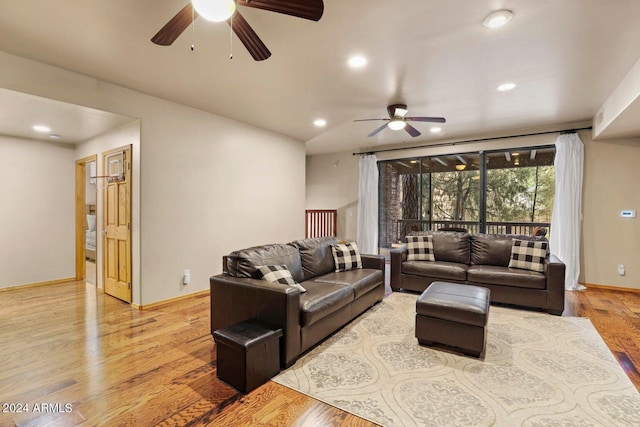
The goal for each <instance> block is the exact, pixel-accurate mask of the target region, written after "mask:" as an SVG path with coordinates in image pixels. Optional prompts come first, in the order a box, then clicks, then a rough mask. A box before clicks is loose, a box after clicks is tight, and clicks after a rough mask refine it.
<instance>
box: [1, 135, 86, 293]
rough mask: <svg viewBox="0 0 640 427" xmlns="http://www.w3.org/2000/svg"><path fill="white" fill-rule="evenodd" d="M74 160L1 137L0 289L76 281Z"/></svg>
mask: <svg viewBox="0 0 640 427" xmlns="http://www.w3.org/2000/svg"><path fill="white" fill-rule="evenodd" d="M74 156H75V151H74V147H73V146H69V145H63V144H53V143H50V142H41V141H36V140H31V139H21V138H13V137H8V136H1V135H0V224H2V226H0V260H2V261H0V288H5V287H11V286H17V285H23V284H33V283H39V282H45V281H52V280H60V279H69V278H73V277H75V274H76V270H75V252H74V251H75V234H74V233H75V205H74V197H75V170H74V166H73V165H74Z"/></svg>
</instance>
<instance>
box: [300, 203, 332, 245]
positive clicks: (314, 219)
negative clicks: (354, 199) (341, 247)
mask: <svg viewBox="0 0 640 427" xmlns="http://www.w3.org/2000/svg"><path fill="white" fill-rule="evenodd" d="M305 217H306V220H305V229H304V230H305V231H304V235H305V238H307V239H309V238H312V237H326V236H333V237H337V234H338V225H337V224H338V211H337V210H335V209H307V210H306V211H305Z"/></svg>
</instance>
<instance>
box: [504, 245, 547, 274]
mask: <svg viewBox="0 0 640 427" xmlns="http://www.w3.org/2000/svg"><path fill="white" fill-rule="evenodd" d="M548 249H549V243H548V242H544V241H530V240H517V239H514V240H513V245H512V246H511V260H510V261H509V267H511V268H521V269H523V270H531V271H538V272H540V273H542V272H543V271H544V259H545V258H546V257H547V251H548Z"/></svg>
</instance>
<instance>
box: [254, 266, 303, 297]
mask: <svg viewBox="0 0 640 427" xmlns="http://www.w3.org/2000/svg"><path fill="white" fill-rule="evenodd" d="M258 275H259V276H260V278H261V279H262V280H266V281H267V282H269V283H280V284H281V285H288V286H293V287H294V288H298V290H299V291H300V292H307V290H306V289H305V288H303V287H302V285H301V284H300V283H298V282H296V281H295V280H293V277H292V276H291V272H290V271H289V269H288V268H287V266H286V265H263V266H260V267H258Z"/></svg>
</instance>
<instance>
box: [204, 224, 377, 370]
mask: <svg viewBox="0 0 640 427" xmlns="http://www.w3.org/2000/svg"><path fill="white" fill-rule="evenodd" d="M337 243H338V242H337V240H336V239H335V238H333V237H324V238H317V239H304V240H296V241H294V242H291V243H287V244H270V245H263V246H257V247H252V248H247V249H243V250H239V251H235V252H232V253H231V254H229V255H227V256H225V257H224V258H223V273H222V274H219V275H217V276H213V277H211V279H210V286H211V332H212V333H213V332H214V331H216V330H217V329H220V328H224V327H227V326H229V325H232V324H235V323H238V322H241V321H245V320H248V319H257V320H259V321H260V322H263V323H266V324H268V325H273V326H275V327H278V328H282V332H283V337H282V340H281V342H280V364H281V365H282V366H283V367H288V366H290V365H292V364H293V363H294V362H295V360H296V359H297V358H298V357H299V356H300V355H301V354H302V353H303V352H305V351H306V350H308V349H309V348H311V347H312V346H314V345H315V344H317V343H319V342H320V341H322V340H323V339H324V338H326V337H327V336H329V335H330V334H331V333H333V332H335V331H336V330H338V329H339V328H341V327H342V326H344V325H345V324H347V323H349V322H350V321H351V320H353V319H354V318H355V317H357V316H358V315H360V314H361V313H363V312H364V311H366V310H367V309H368V308H369V307H371V306H373V305H374V304H376V303H378V302H379V301H381V300H382V298H383V297H384V277H385V261H384V257H382V256H378V255H364V254H361V259H362V268H357V269H352V270H348V271H340V272H335V264H334V258H333V254H332V251H331V245H335V244H337ZM263 265H286V266H287V268H288V270H289V271H290V272H291V275H292V276H293V278H294V279H295V281H296V282H298V283H300V285H302V286H303V288H304V289H306V292H304V293H302V292H301V291H300V290H299V289H297V288H296V287H294V286H289V285H283V284H279V283H270V282H267V281H264V280H261V279H259V278H258V272H257V269H258V267H259V266H263Z"/></svg>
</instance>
